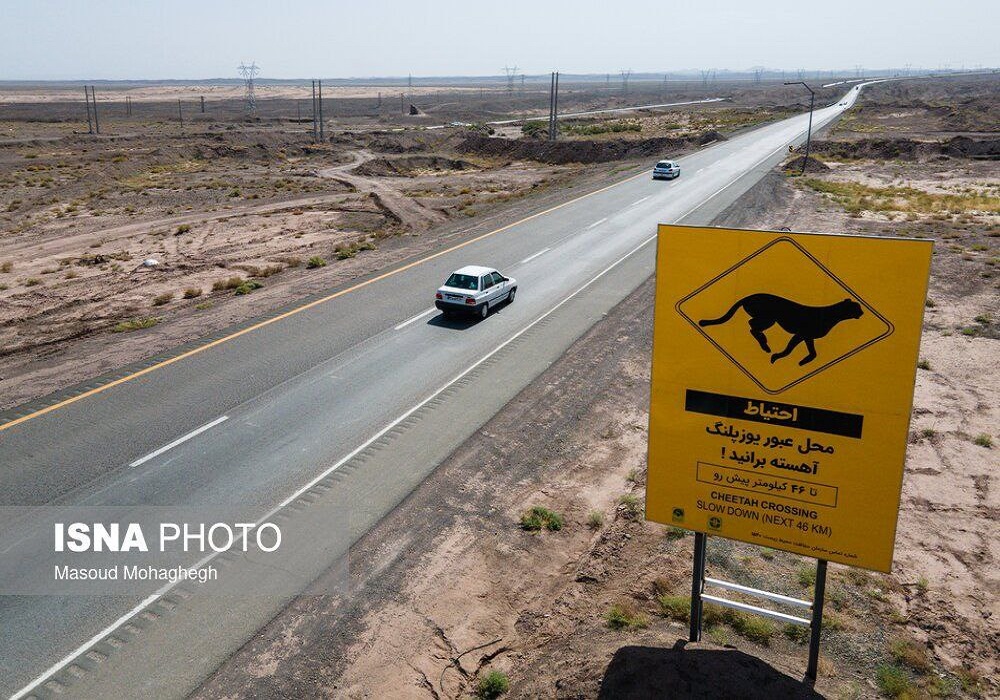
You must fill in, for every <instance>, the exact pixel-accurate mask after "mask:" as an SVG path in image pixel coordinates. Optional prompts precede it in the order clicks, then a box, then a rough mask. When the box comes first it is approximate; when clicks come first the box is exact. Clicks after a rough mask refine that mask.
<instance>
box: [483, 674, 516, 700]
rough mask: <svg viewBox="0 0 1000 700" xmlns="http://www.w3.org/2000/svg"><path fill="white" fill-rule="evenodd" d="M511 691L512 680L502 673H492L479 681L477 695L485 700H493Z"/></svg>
mask: <svg viewBox="0 0 1000 700" xmlns="http://www.w3.org/2000/svg"><path fill="white" fill-rule="evenodd" d="M508 690H510V679H509V678H507V674H506V673H503V672H502V671H490V672H489V673H487V674H486V675H485V676H483V677H482V678H480V679H479V683H478V684H477V685H476V695H477V696H478V697H480V698H483V700H493V698H498V697H500V696H501V695H503V694H504V693H506V692H507V691H508Z"/></svg>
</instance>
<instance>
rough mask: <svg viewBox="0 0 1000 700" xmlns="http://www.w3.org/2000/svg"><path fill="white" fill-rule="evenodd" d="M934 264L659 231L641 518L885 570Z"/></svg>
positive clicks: (890, 242)
mask: <svg viewBox="0 0 1000 700" xmlns="http://www.w3.org/2000/svg"><path fill="white" fill-rule="evenodd" d="M931 250H932V243H931V242H930V241H923V240H910V239H895V238H894V239H889V238H871V237H859V236H836V235H823V234H798V233H780V232H762V231H740V230H733V229H713V228H696V227H686V226H661V227H660V230H659V240H658V248H657V282H656V312H655V325H654V334H653V370H652V391H651V399H650V434H649V477H648V480H647V487H646V489H647V491H646V516H647V517H648V518H649V519H650V520H655V521H658V522H663V523H671V524H675V525H679V526H682V527H685V528H688V529H691V530H696V531H700V532H706V533H709V534H714V535H719V536H723V537H728V538H732V539H737V540H742V541H745V542H751V543H754V544H759V545H766V546H769V547H774V548H776V549H783V550H787V551H791V552H797V553H799V554H805V555H808V556H812V557H816V558H819V559H827V560H830V561H837V562H841V563H844V564H850V565H852V566H859V567H863V568H868V569H876V570H879V571H888V570H889V568H890V566H891V564H892V551H893V544H894V540H895V532H896V517H897V513H898V510H899V494H900V487H901V484H902V475H903V460H904V457H905V452H906V438H907V433H908V430H909V419H910V410H911V406H912V401H913V382H914V376H915V373H916V364H917V356H918V352H919V346H920V330H921V325H922V322H923V310H924V302H925V298H926V293H927V277H928V274H929V271H930V259H931Z"/></svg>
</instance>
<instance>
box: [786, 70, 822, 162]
mask: <svg viewBox="0 0 1000 700" xmlns="http://www.w3.org/2000/svg"><path fill="white" fill-rule="evenodd" d="M785 85H801V86H802V87H804V88H805V89H806V90H808V91H809V129H808V130H807V131H806V157H805V158H803V159H802V172H801V173H800V174H801V175H805V174H806V164H807V163H808V162H809V146H810V143H811V142H812V130H813V107H814V106H815V104H816V93H815V92H814V91H813V89H812V88H811V87H809V86H808V85H806V84H805V83H804V82H802V81H801V80H796V81H793V82H790V83H785Z"/></svg>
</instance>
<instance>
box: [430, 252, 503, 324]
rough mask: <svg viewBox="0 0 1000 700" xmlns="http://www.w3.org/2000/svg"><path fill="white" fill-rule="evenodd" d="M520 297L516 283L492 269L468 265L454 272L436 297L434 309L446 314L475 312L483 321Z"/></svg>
mask: <svg viewBox="0 0 1000 700" xmlns="http://www.w3.org/2000/svg"><path fill="white" fill-rule="evenodd" d="M515 294H517V280H515V279H514V278H513V277H504V276H503V275H501V274H500V273H499V272H497V271H496V270H495V269H493V268H492V267H480V266H479V265H466V266H465V267H463V268H461V269H460V270H455V271H454V272H453V273H451V276H450V277H449V278H448V279H447V280H446V281H445V283H444V286H442V287H440V288H439V289H438V290H437V294H435V295H434V306H436V307H437V308H439V309H441V310H442V311H443V312H444V313H445V315H451V314H459V313H467V314H468V313H473V314H476V315H477V316H479V317H480V318H486V317H487V316H489V315H490V310H491V309H495V308H496V307H497V305H499V304H501V303H507V304H509V303H511V302H512V301H514V295H515Z"/></svg>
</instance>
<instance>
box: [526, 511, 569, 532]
mask: <svg viewBox="0 0 1000 700" xmlns="http://www.w3.org/2000/svg"><path fill="white" fill-rule="evenodd" d="M562 526H563V519H562V516H561V515H559V514H558V513H556V512H554V511H551V510H549V509H548V508H543V507H542V506H534V507H533V508H531V510H529V511H528V512H527V513H525V514H524V515H522V516H521V528H522V529H524V530H528V531H529V532H538V531H539V530H541V529H542V528H543V527H544V528H545V529H546V530H550V531H553V532H554V531H556V530H562Z"/></svg>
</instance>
